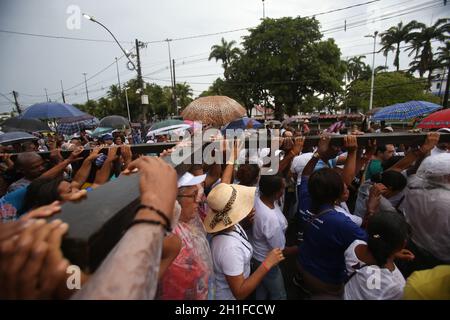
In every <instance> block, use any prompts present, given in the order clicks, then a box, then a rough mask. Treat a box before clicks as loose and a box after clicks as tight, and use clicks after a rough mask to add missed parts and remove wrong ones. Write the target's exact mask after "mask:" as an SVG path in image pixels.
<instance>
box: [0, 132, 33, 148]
mask: <svg viewBox="0 0 450 320" xmlns="http://www.w3.org/2000/svg"><path fill="white" fill-rule="evenodd" d="M31 140H37V138H36V137H35V136H33V135H31V134H29V133H26V132H8V133H4V134H2V135H0V144H3V145H8V144H13V143H22V142H26V141H31Z"/></svg>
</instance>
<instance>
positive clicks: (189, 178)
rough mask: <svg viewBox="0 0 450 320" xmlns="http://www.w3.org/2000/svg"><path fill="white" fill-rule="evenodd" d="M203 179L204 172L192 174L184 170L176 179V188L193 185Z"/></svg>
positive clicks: (204, 176) (204, 177)
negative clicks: (197, 174) (198, 174)
mask: <svg viewBox="0 0 450 320" xmlns="http://www.w3.org/2000/svg"><path fill="white" fill-rule="evenodd" d="M205 179H206V174H202V175H200V176H194V175H193V174H191V173H189V172H186V173H185V174H183V175H182V176H181V177H180V179H178V188H181V187H189V186H195V185H197V184H199V183H202V182H203V181H205Z"/></svg>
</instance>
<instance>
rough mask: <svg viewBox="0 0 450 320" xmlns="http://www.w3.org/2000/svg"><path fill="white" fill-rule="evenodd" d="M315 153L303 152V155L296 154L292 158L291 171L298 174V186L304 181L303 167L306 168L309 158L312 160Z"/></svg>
mask: <svg viewBox="0 0 450 320" xmlns="http://www.w3.org/2000/svg"><path fill="white" fill-rule="evenodd" d="M313 154H314V153H312V152H306V153H302V154H301V155H298V156H296V157H295V158H294V159H293V160H292V164H291V172H292V173H296V174H297V185H298V186H299V185H300V184H301V181H302V172H303V169H305V167H306V165H307V164H308V162H309V160H311V158H312V156H313Z"/></svg>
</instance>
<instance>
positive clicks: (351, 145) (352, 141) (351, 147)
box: [344, 135, 358, 153]
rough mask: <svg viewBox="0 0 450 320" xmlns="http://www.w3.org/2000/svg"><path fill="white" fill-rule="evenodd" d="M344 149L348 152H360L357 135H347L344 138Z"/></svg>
mask: <svg viewBox="0 0 450 320" xmlns="http://www.w3.org/2000/svg"><path fill="white" fill-rule="evenodd" d="M344 147H345V149H346V150H347V152H349V153H350V152H355V151H356V150H358V140H357V139H356V136H355V135H346V136H345V137H344Z"/></svg>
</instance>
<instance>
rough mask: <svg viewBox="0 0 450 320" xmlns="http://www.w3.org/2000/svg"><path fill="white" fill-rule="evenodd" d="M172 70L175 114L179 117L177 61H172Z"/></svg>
mask: <svg viewBox="0 0 450 320" xmlns="http://www.w3.org/2000/svg"><path fill="white" fill-rule="evenodd" d="M172 64H173V67H172V70H173V87H172V91H173V105H174V107H175V114H176V115H178V103H177V82H176V80H175V59H173V60H172Z"/></svg>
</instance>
